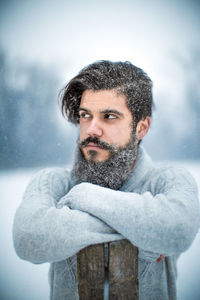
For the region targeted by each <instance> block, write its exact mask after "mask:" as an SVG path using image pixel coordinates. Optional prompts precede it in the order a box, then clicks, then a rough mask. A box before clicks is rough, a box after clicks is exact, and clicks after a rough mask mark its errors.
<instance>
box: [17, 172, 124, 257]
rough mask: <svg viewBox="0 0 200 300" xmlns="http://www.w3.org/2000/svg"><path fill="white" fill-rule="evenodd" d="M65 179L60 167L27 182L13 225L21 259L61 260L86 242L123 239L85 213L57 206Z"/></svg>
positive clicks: (64, 186)
mask: <svg viewBox="0 0 200 300" xmlns="http://www.w3.org/2000/svg"><path fill="white" fill-rule="evenodd" d="M68 179H69V175H68V173H67V172H66V171H64V170H62V169H53V170H43V171H40V172H39V173H38V174H37V175H36V176H35V177H34V178H33V180H32V181H31V182H30V184H29V185H28V187H27V189H26V191H25V194H24V197H23V201H22V203H21V205H20V207H19V208H18V210H17V212H16V215H15V219H14V225H13V239H14V246H15V249H16V252H17V254H18V255H19V257H21V258H22V259H25V260H29V261H31V262H34V263H43V262H55V261H60V260H63V259H66V258H67V257H69V256H72V255H74V254H76V253H77V252H78V251H79V250H80V249H82V248H84V247H86V246H88V245H91V244H97V243H103V242H107V241H113V240H118V239H121V238H122V237H121V236H120V235H119V234H117V233H116V232H114V230H113V229H112V228H110V227H109V226H108V225H106V224H105V223H104V222H103V221H101V220H99V219H97V218H96V217H94V216H91V215H89V214H88V213H87V212H82V211H79V210H71V209H69V208H68V207H67V206H64V207H63V206H62V205H59V206H58V207H60V208H57V202H58V203H59V200H60V198H61V197H62V196H63V195H65V194H66V193H67V192H68V190H69V184H68V182H69V180H68ZM61 202H62V199H61Z"/></svg>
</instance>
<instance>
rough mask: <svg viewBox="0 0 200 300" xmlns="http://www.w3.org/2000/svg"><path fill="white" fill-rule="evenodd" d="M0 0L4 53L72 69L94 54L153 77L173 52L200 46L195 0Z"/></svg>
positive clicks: (183, 52) (168, 62) (182, 52)
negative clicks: (120, 62)
mask: <svg viewBox="0 0 200 300" xmlns="http://www.w3.org/2000/svg"><path fill="white" fill-rule="evenodd" d="M3 2H4V1H3ZM3 2H1V7H0V8H1V9H0V35H1V43H2V45H3V46H4V48H6V49H7V51H8V53H9V55H10V56H11V57H23V58H24V59H25V60H31V61H36V62H40V63H43V64H49V63H51V64H54V63H56V64H57V65H59V66H61V65H64V66H65V68H67V69H70V70H71V72H74V73H76V72H77V71H79V70H80V68H82V67H83V66H84V65H86V64H88V63H91V62H93V61H95V60H98V59H110V60H130V61H131V62H133V63H134V64H136V65H138V66H140V67H142V68H144V69H145V70H146V71H147V72H148V73H149V74H150V76H153V78H154V77H155V78H156V80H159V78H158V77H159V76H158V75H159V74H161V73H163V72H164V73H165V74H166V75H170V71H168V70H167V69H169V70H170V67H171V64H172V65H173V55H175V54H176V55H183V56H185V55H188V53H189V52H190V51H191V49H192V48H197V47H199V46H200V41H199V29H200V20H199V19H200V18H199V12H200V9H199V8H200V6H199V5H198V1H189V0H188V1H187V0H179V1H178V0H165V1H158V0H157V1H156V0H153V1H151V0H149V1H145V0H138V1H134V0H133V1H130V0H123V1H119V0H115V1H114V0H113V1H112V0H111V1H109V0H107V1H94V0H93V1H92V0H91V1H81V0H73V1H67V0H65V1H64V0H60V1H59V0H58V1H47V0H46V1H44V0H43V1H42V0H35V1H31V0H21V1H17V0H12V1H11V0H8V1H7V2H6V1H5V2H4V4H3ZM163 69H165V70H164V71H163ZM63 70H64V68H63ZM168 72H169V74H167V73H168Z"/></svg>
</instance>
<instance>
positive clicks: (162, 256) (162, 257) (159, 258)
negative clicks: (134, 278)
mask: <svg viewBox="0 0 200 300" xmlns="http://www.w3.org/2000/svg"><path fill="white" fill-rule="evenodd" d="M164 258H165V255H163V254H160V256H159V257H158V259H157V260H156V261H157V262H161V261H162V260H163V259H164Z"/></svg>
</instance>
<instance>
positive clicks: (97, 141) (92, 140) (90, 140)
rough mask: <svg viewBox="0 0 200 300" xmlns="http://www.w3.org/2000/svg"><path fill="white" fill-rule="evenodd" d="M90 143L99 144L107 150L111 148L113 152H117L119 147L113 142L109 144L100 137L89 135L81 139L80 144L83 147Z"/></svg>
mask: <svg viewBox="0 0 200 300" xmlns="http://www.w3.org/2000/svg"><path fill="white" fill-rule="evenodd" d="M89 143H94V144H96V145H98V146H99V147H100V148H102V149H105V150H109V151H111V152H116V150H117V148H116V147H115V146H113V145H111V144H108V143H106V142H104V141H101V140H100V139H99V138H98V137H90V136H89V137H87V138H86V139H85V140H83V141H79V146H80V147H81V148H82V147H86V146H87V145H88V144H89Z"/></svg>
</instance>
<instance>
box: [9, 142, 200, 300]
mask: <svg viewBox="0 0 200 300" xmlns="http://www.w3.org/2000/svg"><path fill="white" fill-rule="evenodd" d="M199 216H200V214H199V202H198V191H197V186H196V183H195V181H194V179H193V178H192V176H191V175H190V174H189V173H188V172H187V171H186V170H184V169H182V168H177V167H176V168H175V167H173V166H167V165H160V166H155V165H154V164H153V163H152V161H151V159H150V157H149V156H148V155H147V154H146V152H145V151H144V149H143V148H142V147H140V149H139V159H138V161H137V163H136V166H135V168H134V170H133V173H132V175H131V177H130V178H129V180H128V181H127V182H125V184H124V185H123V186H122V188H121V189H120V191H114V190H111V189H108V188H103V187H100V186H97V185H94V184H91V183H81V184H78V185H74V182H73V180H72V179H71V174H70V172H68V171H67V170H65V169H59V168H55V169H46V170H42V171H40V172H39V173H38V174H36V175H35V176H34V178H33V179H32V180H31V182H30V184H29V185H28V187H27V189H26V191H25V193H24V197H23V200H22V203H21V205H20V206H19V208H18V210H17V212H16V215H15V220H14V225H13V239H14V246H15V249H16V252H17V254H18V255H19V257H21V258H22V259H25V260H28V261H30V262H33V263H44V262H50V263H51V266H50V272H49V282H50V287H51V293H50V294H51V295H50V298H51V299H52V300H65V299H66V300H67V299H69V300H72V299H78V298H79V297H78V289H77V274H76V253H77V252H78V251H80V250H81V249H83V248H85V247H87V246H89V245H93V244H99V243H104V242H109V241H115V240H119V239H124V238H125V239H128V240H129V241H130V242H131V243H132V244H134V245H135V246H137V247H138V248H139V299H140V300H146V299H148V300H159V299H160V300H165V299H166V300H167V299H170V300H173V299H176V276H177V275H176V261H177V258H178V257H179V255H180V253H181V252H183V251H185V250H187V249H188V248H189V246H190V245H191V243H192V241H193V240H194V238H195V236H196V234H197V231H198V229H199V220H200V218H199ZM160 254H163V255H165V256H166V258H165V259H164V260H162V261H161V262H159V263H158V262H157V261H156V260H157V258H158V257H159V256H160Z"/></svg>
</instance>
